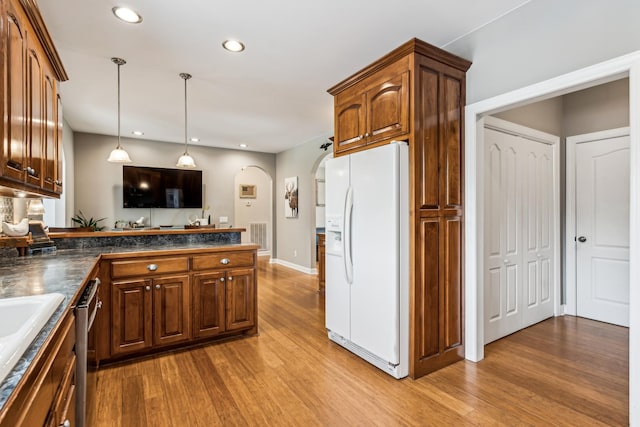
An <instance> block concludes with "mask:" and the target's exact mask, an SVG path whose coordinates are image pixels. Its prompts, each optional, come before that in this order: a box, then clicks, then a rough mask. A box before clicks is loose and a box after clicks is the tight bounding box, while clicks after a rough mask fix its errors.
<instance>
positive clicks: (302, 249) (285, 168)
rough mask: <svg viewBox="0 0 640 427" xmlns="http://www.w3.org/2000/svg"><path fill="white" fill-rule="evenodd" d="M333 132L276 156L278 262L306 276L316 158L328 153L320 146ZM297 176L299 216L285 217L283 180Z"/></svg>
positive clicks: (311, 252) (310, 262)
mask: <svg viewBox="0 0 640 427" xmlns="http://www.w3.org/2000/svg"><path fill="white" fill-rule="evenodd" d="M332 134H333V133H330V134H327V135H322V136H319V137H317V138H314V139H312V140H310V141H307V142H305V143H303V144H301V145H298V146H297V147H294V148H292V149H289V150H287V151H283V152H281V153H278V155H277V157H276V167H277V171H278V172H277V175H276V182H275V184H274V186H275V189H276V191H275V204H276V224H277V225H276V229H277V234H276V241H277V243H278V250H277V259H278V261H281V262H282V263H284V264H286V265H290V266H292V267H294V268H299V269H300V270H302V271H307V272H309V273H311V272H313V271H314V269H315V233H314V231H313V230H315V219H314V217H315V209H314V193H315V174H314V173H313V172H314V170H315V168H316V167H317V165H318V163H319V161H320V160H319V159H320V158H322V157H324V156H325V155H326V154H327V153H326V152H325V151H324V150H321V149H320V145H322V144H323V143H325V142H326V141H327V137H329V136H331V135H332ZM292 176H297V177H298V206H299V210H298V217H297V218H285V217H284V179H285V178H288V177H292Z"/></svg>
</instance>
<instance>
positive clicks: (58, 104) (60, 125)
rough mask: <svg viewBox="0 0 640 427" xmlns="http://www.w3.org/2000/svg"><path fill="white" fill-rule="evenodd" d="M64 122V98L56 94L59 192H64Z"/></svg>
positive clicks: (56, 165) (56, 182)
mask: <svg viewBox="0 0 640 427" xmlns="http://www.w3.org/2000/svg"><path fill="white" fill-rule="evenodd" d="M63 128H64V124H63V122H62V100H61V99H60V95H59V94H56V138H55V139H56V160H55V168H56V178H55V189H54V191H55V192H56V193H57V194H62V177H63V167H62V166H63V164H62V131H63Z"/></svg>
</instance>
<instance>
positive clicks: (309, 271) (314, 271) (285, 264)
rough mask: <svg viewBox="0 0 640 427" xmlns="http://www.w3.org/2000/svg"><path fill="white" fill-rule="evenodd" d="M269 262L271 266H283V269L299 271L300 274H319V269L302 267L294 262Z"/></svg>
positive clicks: (280, 260)
mask: <svg viewBox="0 0 640 427" xmlns="http://www.w3.org/2000/svg"><path fill="white" fill-rule="evenodd" d="M269 262H270V263H271V264H278V265H282V266H283V267H287V268H291V269H293V270H297V271H300V272H302V273H306V274H318V269H317V268H309V267H304V266H302V265H298V264H294V263H292V262H289V261H284V260H282V259H277V258H271V261H269Z"/></svg>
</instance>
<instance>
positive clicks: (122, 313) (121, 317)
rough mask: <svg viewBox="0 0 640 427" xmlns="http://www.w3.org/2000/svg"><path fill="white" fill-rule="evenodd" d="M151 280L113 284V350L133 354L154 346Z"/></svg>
mask: <svg viewBox="0 0 640 427" xmlns="http://www.w3.org/2000/svg"><path fill="white" fill-rule="evenodd" d="M151 298H152V293H151V280H131V281H122V282H114V283H113V284H112V287H111V321H112V326H111V353H112V354H113V355H118V354H122V353H130V352H135V351H138V350H143V349H145V348H148V347H151V345H152V335H151V331H152V324H151V315H152V311H151V308H152V307H151V303H152V301H151Z"/></svg>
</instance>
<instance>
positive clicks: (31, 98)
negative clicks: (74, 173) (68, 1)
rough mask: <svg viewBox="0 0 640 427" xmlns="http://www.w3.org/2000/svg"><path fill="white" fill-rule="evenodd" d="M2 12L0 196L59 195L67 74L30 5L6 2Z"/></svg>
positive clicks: (36, 12)
mask: <svg viewBox="0 0 640 427" xmlns="http://www.w3.org/2000/svg"><path fill="white" fill-rule="evenodd" d="M0 11H1V12H2V23H3V25H2V26H0V29H2V37H0V48H1V49H0V52H3V55H4V57H3V59H4V63H5V67H4V68H3V73H4V80H3V82H2V83H3V86H2V91H1V92H0V93H1V94H2V97H3V102H0V109H2V110H3V121H2V122H1V124H2V139H3V144H2V152H1V154H2V157H1V158H0V194H5V195H10V196H13V194H14V190H18V191H25V192H28V193H31V194H35V195H45V196H50V197H59V195H60V193H61V191H62V165H61V162H62V156H61V153H62V147H61V145H62V133H61V127H60V128H59V129H60V131H59V130H58V121H57V120H58V119H61V108H62V106H61V104H60V102H59V97H58V94H57V90H58V82H59V81H61V80H66V79H67V76H66V73H65V71H64V68H63V67H62V64H61V62H60V58H59V57H58V55H57V53H56V51H55V47H54V46H53V44H52V42H51V39H50V37H49V35H48V33H47V30H46V27H45V26H44V22H43V21H42V17H41V16H40V12H39V11H38V9H37V6H35V3H33V2H30V3H28V2H23V1H20V0H11V1H7V2H6V8H5V7H4V6H3V7H2V8H0Z"/></svg>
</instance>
